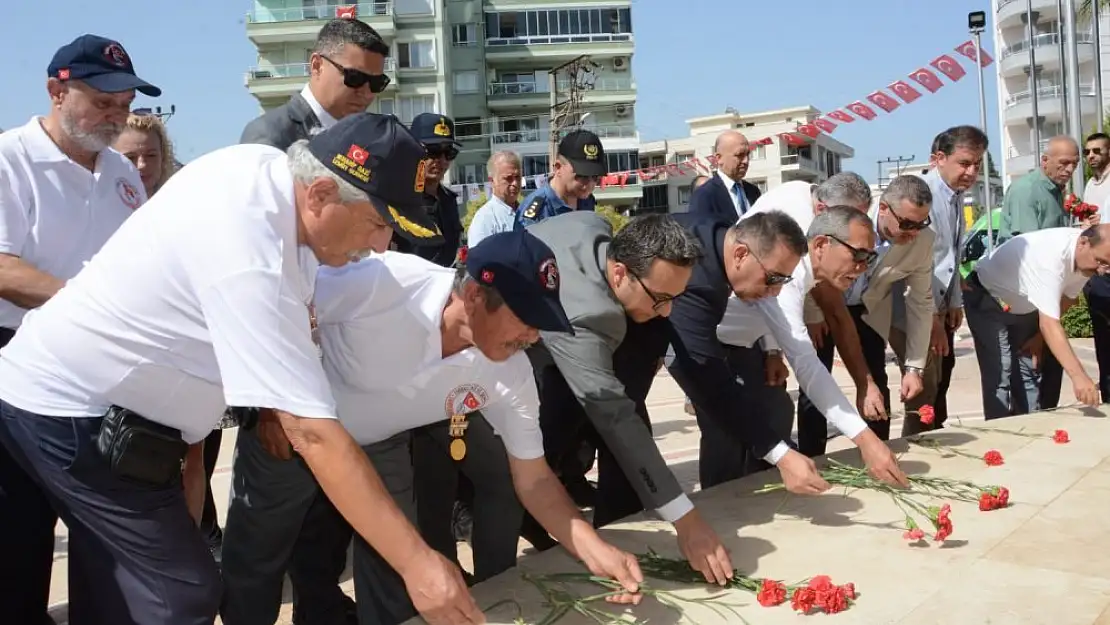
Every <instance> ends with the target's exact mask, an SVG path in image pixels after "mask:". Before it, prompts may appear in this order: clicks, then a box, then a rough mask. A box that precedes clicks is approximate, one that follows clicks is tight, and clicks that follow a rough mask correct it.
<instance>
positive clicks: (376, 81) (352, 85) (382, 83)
mask: <svg viewBox="0 0 1110 625" xmlns="http://www.w3.org/2000/svg"><path fill="white" fill-rule="evenodd" d="M320 58H322V59H324V60H325V61H327V62H328V63H331V64H332V65H334V66H335V69H337V70H339V71H340V72H341V73H342V74H343V86H345V87H347V88H348V89H361V88H362V86H363V85H366V84H369V85H370V93H381V92H383V91H385V88H386V87H388V86H389V82H390V80H389V76H386V75H385V74H377V75H375V74H367V73H366V72H364V71H362V70H360V69H354V68H352V67H343V66H342V65H340V64H339V63H336V62H335V61H333V60H331V59H329V58H328V57H326V56H324V55H323V54H321V55H320Z"/></svg>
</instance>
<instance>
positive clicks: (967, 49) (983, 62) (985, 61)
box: [956, 39, 994, 67]
mask: <svg viewBox="0 0 1110 625" xmlns="http://www.w3.org/2000/svg"><path fill="white" fill-rule="evenodd" d="M956 52H959V53H960V54H962V55H964V56H966V57H967V58H969V59H971V60H972V61H979V67H986V66H988V65H990V64H991V63H994V59H993V58H991V55H989V54H987V51H986V50H984V49H982V48H979V49H978V53H976V48H975V40H974V39H968V40H967V41H965V42H963V43H961V44H960V45H958V46H956Z"/></svg>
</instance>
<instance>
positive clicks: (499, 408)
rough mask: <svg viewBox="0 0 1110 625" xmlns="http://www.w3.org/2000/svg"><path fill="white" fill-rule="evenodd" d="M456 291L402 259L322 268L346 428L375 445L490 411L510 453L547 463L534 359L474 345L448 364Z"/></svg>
mask: <svg viewBox="0 0 1110 625" xmlns="http://www.w3.org/2000/svg"><path fill="white" fill-rule="evenodd" d="M453 283H454V270H452V269H447V268H444V267H440V266H438V265H435V264H433V263H431V262H428V261H426V260H424V259H423V258H420V257H418V256H414V255H411V254H401V253H397V252H386V253H384V254H375V255H372V256H371V257H370V258H367V259H365V260H363V261H361V262H358V263H351V264H349V265H346V266H344V267H340V268H331V267H324V268H321V270H320V273H319V274H318V276H317V279H316V321H317V324H318V327H319V336H320V345H321V347H322V349H323V353H324V372H325V373H326V374H327V376H328V379H329V380H330V381H331V385H332V393H333V394H334V395H335V402H336V407H337V409H338V412H339V419H340V421H342V422H343V426H344V427H346V428H347V431H348V432H350V433H351V436H353V437H354V439H355V440H356V441H358V443H359V444H360V445H368V444H370V443H375V442H378V441H382V440H385V439H387V438H389V437H390V436H393V435H395V434H399V433H401V432H404V431H406V430H411V429H413V428H417V427H420V426H423V425H428V424H430V423H435V422H437V421H444V420H448V419H450V418H451V416H452V415H465V414H469V413H471V412H474V411H477V410H481V411H482V415H483V416H484V417H485V418H486V420H487V421H488V422H489V424H490V425H491V426H493V428H494V430H496V431H497V433H498V434H499V435H500V436H501V439H502V440H503V441H504V443H505V449H506V450H507V451H508V453H509V455H511V456H513V457H514V458H519V459H522V460H530V459H534V458H541V457H543V436H542V435H541V434H540V424H539V414H540V411H539V396H538V394H537V392H536V383H535V379H534V378H533V374H532V365H531V363H530V362H529V361H528V357H527V356H526V355H525V354H524V353H523V352H518V353H516V354H514V355H513V356H511V357H510V358H509V359H507V360H505V361H504V362H493V361H492V360H490V359H489V358H486V356H485V355H483V354H482V352H481V351H479V350H478V349H477V348H473V347H472V348H469V349H465V350H463V351H461V352H459V353H457V354H453V355H451V356H448V357H447V358H444V357H443V345H442V333H441V329H440V324H441V321H442V317H443V309H444V307H445V306H446V305H447V302H448V300H449V298H450V296H451V290H452V286H453ZM443 427H444V428H446V427H447V425H446V424H445V425H444V426H443Z"/></svg>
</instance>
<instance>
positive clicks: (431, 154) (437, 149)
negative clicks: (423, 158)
mask: <svg viewBox="0 0 1110 625" xmlns="http://www.w3.org/2000/svg"><path fill="white" fill-rule="evenodd" d="M426 151H427V153H428V158H439V157H441V156H443V157H446V158H447V160H449V161H453V160H455V159H456V158H457V157H458V156H459V149H458V148H456V147H455V146H453V145H447V146H442V145H431V146H428V147H427V148H426Z"/></svg>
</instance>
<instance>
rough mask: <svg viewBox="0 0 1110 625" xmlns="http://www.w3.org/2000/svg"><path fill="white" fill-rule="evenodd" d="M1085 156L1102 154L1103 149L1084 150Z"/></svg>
mask: <svg viewBox="0 0 1110 625" xmlns="http://www.w3.org/2000/svg"><path fill="white" fill-rule="evenodd" d="M1083 153H1084V154H1102V148H1086V149H1084V150H1083Z"/></svg>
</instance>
